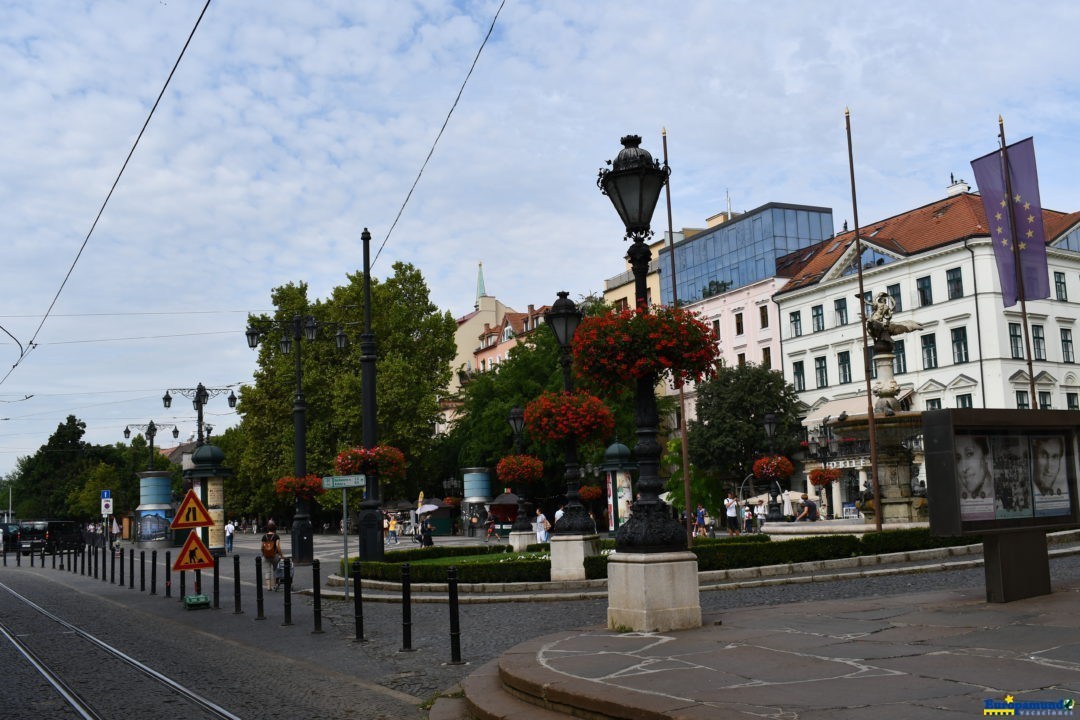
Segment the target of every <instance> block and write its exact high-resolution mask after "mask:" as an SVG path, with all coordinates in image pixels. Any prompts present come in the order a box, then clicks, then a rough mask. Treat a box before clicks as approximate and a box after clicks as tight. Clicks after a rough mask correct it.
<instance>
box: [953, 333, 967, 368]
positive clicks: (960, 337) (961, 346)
mask: <svg viewBox="0 0 1080 720" xmlns="http://www.w3.org/2000/svg"><path fill="white" fill-rule="evenodd" d="M950 332H951V333H952V361H953V363H954V364H956V365H959V364H960V363H966V362H967V361H968V346H967V328H962V327H961V328H953V329H952V330H951V331H950Z"/></svg>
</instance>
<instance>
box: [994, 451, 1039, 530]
mask: <svg viewBox="0 0 1080 720" xmlns="http://www.w3.org/2000/svg"><path fill="white" fill-rule="evenodd" d="M991 445H992V447H991V449H992V450H993V460H992V461H991V467H992V468H993V471H994V517H997V518H1017V517H1032V516H1033V515H1034V511H1033V509H1032V505H1031V459H1030V458H1031V455H1030V451H1029V448H1028V441H1027V438H1020V437H1011V436H1004V435H1003V436H997V437H994V438H993V442H992V444H991Z"/></svg>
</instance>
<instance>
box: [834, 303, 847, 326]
mask: <svg viewBox="0 0 1080 720" xmlns="http://www.w3.org/2000/svg"><path fill="white" fill-rule="evenodd" d="M833 309H834V310H835V311H836V324H837V325H847V298H840V299H839V300H834V301H833Z"/></svg>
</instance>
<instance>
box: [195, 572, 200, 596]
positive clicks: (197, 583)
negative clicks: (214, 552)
mask: <svg viewBox="0 0 1080 720" xmlns="http://www.w3.org/2000/svg"><path fill="white" fill-rule="evenodd" d="M195 594H196V595H202V570H196V571H195Z"/></svg>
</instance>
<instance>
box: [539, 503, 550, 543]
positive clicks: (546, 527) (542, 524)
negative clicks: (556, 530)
mask: <svg viewBox="0 0 1080 720" xmlns="http://www.w3.org/2000/svg"><path fill="white" fill-rule="evenodd" d="M550 531H551V523H550V522H549V521H548V519H547V515H544V511H543V510H541V509H540V508H537V509H536V542H538V543H546V542H547V541H548V533H549V532H550Z"/></svg>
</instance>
